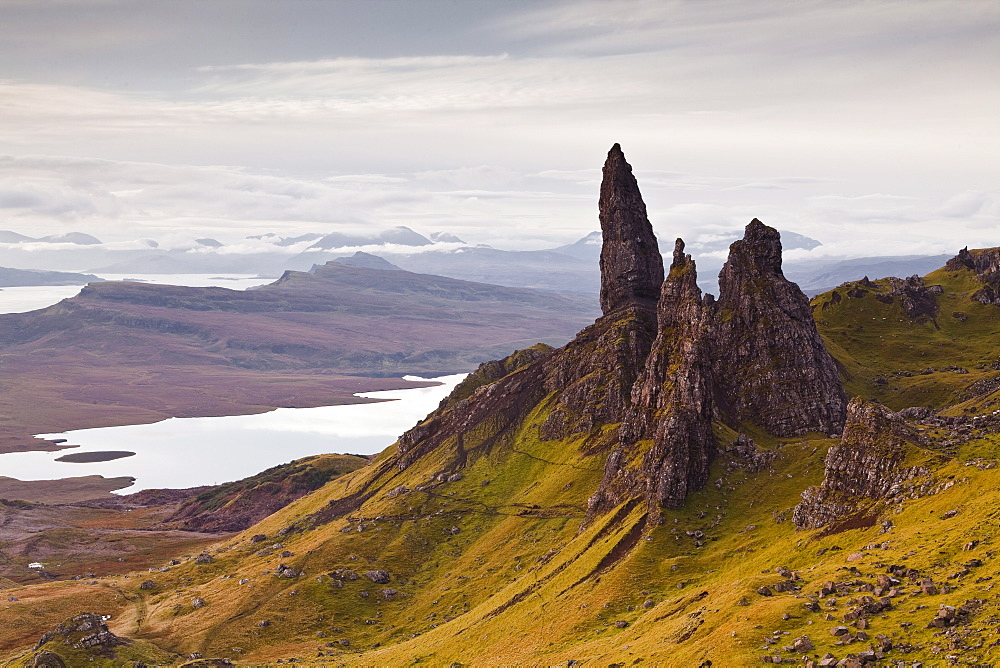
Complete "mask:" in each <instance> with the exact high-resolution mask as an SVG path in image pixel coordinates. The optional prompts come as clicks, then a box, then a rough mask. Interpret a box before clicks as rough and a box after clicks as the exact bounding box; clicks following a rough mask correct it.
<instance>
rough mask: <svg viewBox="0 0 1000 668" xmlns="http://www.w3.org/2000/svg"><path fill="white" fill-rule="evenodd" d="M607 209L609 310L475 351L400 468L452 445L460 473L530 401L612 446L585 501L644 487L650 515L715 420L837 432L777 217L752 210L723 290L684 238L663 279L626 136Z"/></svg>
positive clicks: (699, 471)
mask: <svg viewBox="0 0 1000 668" xmlns="http://www.w3.org/2000/svg"><path fill="white" fill-rule="evenodd" d="M599 209H600V220H601V227H602V234H603V238H604V247H603V249H602V253H601V270H602V277H601V285H602V289H601V308H602V310H603V312H604V315H603V316H602V317H601V318H599V319H598V320H597V322H595V323H594V324H593V325H591V326H590V327H587V328H585V329H584V330H583V331H581V332H580V333H579V334H578V335H577V337H576V338H575V339H574V340H573V341H571V342H570V343H568V344H567V345H566V346H564V347H563V348H560V349H558V350H554V351H551V352H547V351H546V352H545V353H544V354H542V353H541V352H539V353H538V354H534V355H525V354H520V357H519V358H518V359H520V360H521V362H519V363H513V362H512V361H511V358H508V360H505V361H502V362H499V363H496V364H494V365H493V366H491V367H489V369H486V368H485V367H481V368H480V371H478V372H477V373H476V374H473V376H472V377H471V378H472V379H471V380H470V381H468V382H467V383H465V384H463V386H465V387H464V388H463V387H462V386H460V388H459V390H461V391H459V390H456V394H455V395H453V397H452V398H450V399H449V400H447V401H446V402H444V404H443V405H442V408H441V409H439V410H438V411H436V412H435V413H433V414H432V415H431V416H429V418H428V419H427V420H425V421H424V422H423V423H422V424H421V425H419V426H417V427H415V428H414V429H412V430H410V431H409V432H407V434H405V435H404V436H403V437H402V438H401V439H400V441H399V445H398V451H397V457H396V460H395V465H396V466H398V468H399V469H400V470H402V469H405V468H406V467H408V466H410V465H411V464H412V463H413V462H415V461H416V460H417V459H419V458H420V457H422V456H423V455H425V454H427V453H430V452H432V451H436V452H438V453H439V454H440V453H441V452H444V451H443V450H442V448H444V449H445V450H447V452H448V453H450V454H448V455H447V457H446V464H445V466H444V468H443V469H442V471H443V472H444V473H446V474H448V475H451V474H453V473H455V472H457V471H458V469H460V468H462V467H464V466H466V465H468V464H469V462H471V461H473V460H474V459H475V458H476V457H478V456H480V455H481V454H486V453H488V452H490V451H492V450H493V449H495V448H496V447H498V446H499V445H500V444H503V443H512V442H513V439H514V438H516V434H517V433H518V431H519V430H520V429H521V428H522V427H523V426H524V424H525V420H526V419H527V418H528V416H529V415H530V414H532V413H533V412H535V411H536V410H537V411H538V415H539V416H540V422H539V424H538V428H537V436H538V438H539V439H540V440H542V441H553V440H557V439H565V438H568V437H571V436H574V435H579V434H585V435H587V438H586V440H585V441H584V443H585V446H584V447H586V449H587V451H588V452H590V453H603V452H607V453H608V455H607V459H606V462H605V467H604V474H603V478H602V480H601V482H600V484H599V486H598V489H597V490H595V492H594V493H593V494H592V496H591V497H590V499H589V501H588V516H590V517H594V516H595V515H596V514H599V513H602V512H604V511H606V510H608V509H610V508H613V507H615V506H617V505H618V504H620V503H622V502H623V501H626V500H629V499H642V500H644V501H645V503H646V504H647V506H648V511H649V513H650V517H654V518H655V517H658V509H659V508H661V507H667V508H677V507H679V506H681V505H682V504H683V503H684V500H685V499H686V498H687V496H688V495H689V494H690V493H691V492H693V491H696V490H698V489H700V488H701V487H703V486H704V485H705V482H706V481H707V480H708V475H709V466H710V464H711V462H712V460H713V458H714V456H715V451H716V444H715V436H714V434H713V420H719V419H723V420H726V421H729V422H730V424H732V425H733V426H739V424H741V423H742V422H756V423H757V424H758V425H759V426H762V427H764V428H765V429H767V430H768V431H770V432H771V433H773V434H775V435H779V436H787V435H793V434H801V433H804V432H807V431H822V432H825V433H831V432H837V433H839V432H840V430H841V429H842V427H843V414H844V406H845V400H844V392H843V389H842V388H841V385H840V380H839V378H838V376H837V371H836V367H835V366H834V363H833V360H832V359H831V358H830V356H829V355H828V354H827V352H826V349H825V348H824V346H823V343H822V340H821V339H820V337H819V334H818V333H817V331H816V327H815V325H814V324H813V320H812V316H811V312H810V309H809V305H808V303H807V302H806V299H805V296H804V295H803V294H802V292H801V291H800V290H799V289H798V287H797V286H795V284H793V283H791V282H789V281H787V280H786V279H785V278H784V276H783V275H782V273H781V243H780V240H779V237H778V233H777V231H776V230H774V229H772V228H770V227H767V226H765V225H764V224H763V223H761V222H760V221H758V220H754V221H753V222H751V223H750V225H748V226H747V230H746V236H745V237H744V239H743V240H742V241H739V242H736V243H735V244H733V246H732V249H731V252H730V259H729V262H728V263H727V264H726V267H725V269H724V270H723V273H722V276H721V277H720V286H721V288H722V297H721V299H720V302H719V303H718V304H716V303H715V301H714V299H713V298H712V297H711V296H703V295H702V293H701V290H700V289H699V288H698V285H697V272H696V268H695V263H694V261H693V260H692V259H691V256H690V255H686V254H685V253H684V242H683V241H681V240H680V239H678V240H677V243H676V245H675V249H674V254H673V262H672V264H671V266H670V271H669V274H668V275H667V277H666V279H665V280H664V278H663V266H662V258H661V257H660V255H659V251H658V250H657V243H656V237H655V236H654V235H653V231H652V227H651V226H650V224H649V220H648V219H647V217H646V207H645V205H644V204H643V202H642V197H641V195H640V193H639V189H638V186H637V184H636V181H635V178H634V177H633V176H632V169H631V167H630V166H629V164H628V163H627V162H626V161H625V157H624V155H623V154H622V152H621V148H620V147H619V146H618V145H617V144H616V145H615V146H614V147H613V148H612V149H611V151H610V152H609V154H608V158H607V162H606V163H605V165H604V181H603V183H602V185H601V198H600V202H599ZM487 372H488V373H487ZM502 373H507V375H503V376H502V377H499V376H501V375H502ZM608 427H611V428H610V429H608Z"/></svg>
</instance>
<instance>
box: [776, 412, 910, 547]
mask: <svg viewBox="0 0 1000 668" xmlns="http://www.w3.org/2000/svg"><path fill="white" fill-rule="evenodd" d="M919 442H920V438H919V436H918V435H917V433H916V432H915V431H914V430H913V429H912V428H911V427H910V426H909V425H908V424H906V423H905V422H904V421H903V420H902V419H900V418H899V417H898V416H897V415H896V414H895V413H893V412H892V411H890V410H889V409H888V408H886V407H885V406H883V405H882V404H879V403H877V402H874V401H866V400H864V399H860V398H855V399H853V400H852V401H851V403H850V405H849V406H848V409H847V425H846V427H845V428H844V434H843V437H842V438H841V440H840V443H839V444H838V445H835V446H833V447H832V448H830V450H829V451H828V452H827V455H826V463H825V469H824V475H823V482H822V483H821V484H820V485H819V486H814V487H809V488H808V489H806V490H805V491H804V492H803V493H802V501H801V502H799V504H798V505H797V506H796V507H795V510H794V511H793V512H792V522H793V523H794V524H795V526H797V527H798V528H800V529H802V528H810V529H811V528H817V527H821V526H824V525H826V524H829V523H830V522H833V521H835V520H836V519H838V518H840V517H844V516H846V515H848V514H850V513H852V512H854V511H855V510H856V508H857V507H858V505H859V504H861V503H869V504H870V503H871V502H872V501H879V500H883V499H888V498H890V497H892V496H893V495H894V494H895V493H897V491H898V489H899V486H900V485H902V484H903V483H905V482H906V481H907V480H909V479H911V478H914V477H917V476H921V475H926V474H927V473H928V470H927V469H926V468H923V467H904V466H902V464H903V461H904V460H905V459H906V454H907V451H908V450H909V449H911V448H913V447H917V445H916V444H917V443H919Z"/></svg>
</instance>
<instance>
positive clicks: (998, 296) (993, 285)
mask: <svg viewBox="0 0 1000 668" xmlns="http://www.w3.org/2000/svg"><path fill="white" fill-rule="evenodd" d="M945 268H946V269H947V270H948V271H961V270H963V269H968V270H971V271H974V272H975V273H976V276H977V277H978V278H979V280H980V281H982V282H983V287H982V288H980V289H979V290H977V291H975V292H974V293H972V299H974V300H975V301H977V302H979V303H981V304H992V305H994V306H1000V248H985V249H980V250H972V251H970V250H969V249H968V248H963V249H962V250H960V251H959V252H958V255H956V256H955V257H953V258H952V259H950V260H948V263H947V264H946V265H945Z"/></svg>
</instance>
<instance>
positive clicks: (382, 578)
mask: <svg viewBox="0 0 1000 668" xmlns="http://www.w3.org/2000/svg"><path fill="white" fill-rule="evenodd" d="M365 577H366V578H368V579H369V580H371V581H372V582H374V583H375V584H388V583H389V574H388V573H387V572H386V571H380V570H372V571H365Z"/></svg>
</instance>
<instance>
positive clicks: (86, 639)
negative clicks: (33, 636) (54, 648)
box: [34, 612, 132, 650]
mask: <svg viewBox="0 0 1000 668" xmlns="http://www.w3.org/2000/svg"><path fill="white" fill-rule="evenodd" d="M52 640H59V641H61V642H62V643H64V644H66V645H70V646H72V647H74V648H76V649H92V648H95V647H98V648H101V649H111V648H113V647H118V646H119V645H126V644H129V643H130V642H132V641H131V640H129V639H128V638H122V637H120V636H117V635H115V634H114V633H112V632H111V631H109V630H108V625H107V624H105V623H104V619H103V618H102V617H101V616H100V615H95V614H93V613H89V612H87V613H83V614H81V615H77V616H76V617H73V618H72V619H70V620H68V621H65V622H63V623H62V624H60V625H59V626H57V627H56V628H55V629H53V630H52V631H49V632H47V633H45V634H44V635H42V637H41V638H39V640H38V642H37V643H36V644H35V647H34V649H35V650H38V649H41V647H42V646H43V645H44V644H45V643H47V642H49V641H52Z"/></svg>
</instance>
